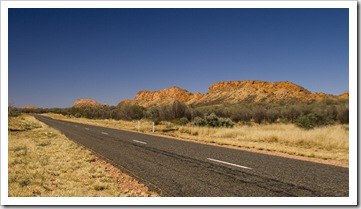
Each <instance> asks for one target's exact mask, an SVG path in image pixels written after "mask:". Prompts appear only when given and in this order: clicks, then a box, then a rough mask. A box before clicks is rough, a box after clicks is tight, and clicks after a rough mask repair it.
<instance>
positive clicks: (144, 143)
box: [133, 140, 147, 144]
mask: <svg viewBox="0 0 361 209" xmlns="http://www.w3.org/2000/svg"><path fill="white" fill-rule="evenodd" d="M133 142H138V143H141V144H147V143H146V142H142V141H138V140H133Z"/></svg>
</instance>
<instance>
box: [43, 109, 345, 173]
mask: <svg viewBox="0 0 361 209" xmlns="http://www.w3.org/2000/svg"><path fill="white" fill-rule="evenodd" d="M45 115H48V116H50V117H53V118H55V119H61V120H68V121H73V122H78V123H84V124H90V125H98V126H104V127H109V128H116V129H125V130H131V131H139V132H143V133H152V124H151V122H150V121H146V120H141V121H140V124H141V125H140V128H139V130H138V121H117V120H109V119H107V120H91V119H85V118H69V117H65V116H63V115H57V114H45ZM155 130H156V134H161V135H166V136H172V137H177V138H178V139H183V140H192V141H198V142H201V143H208V144H212V145H222V146H228V147H232V148H236V149H246V150H249V151H256V152H262V153H266V154H272V155H279V156H284V157H292V158H298V159H302V160H308V161H313V162H320V163H326V164H332V165H338V166H343V167H348V160H349V132H348V125H332V126H325V127H319V128H315V129H312V130H303V129H300V128H298V127H296V126H295V125H293V124H281V123H278V124H268V125H258V124H248V125H242V124H237V125H236V126H235V127H234V128H207V127H192V126H190V125H187V126H176V125H173V124H171V123H169V122H162V123H160V124H159V125H157V126H156V128H155Z"/></svg>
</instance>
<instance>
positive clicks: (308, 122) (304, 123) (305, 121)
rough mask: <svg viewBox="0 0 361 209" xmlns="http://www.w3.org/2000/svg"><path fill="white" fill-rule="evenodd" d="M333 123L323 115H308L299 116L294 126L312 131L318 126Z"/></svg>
mask: <svg viewBox="0 0 361 209" xmlns="http://www.w3.org/2000/svg"><path fill="white" fill-rule="evenodd" d="M332 123H333V121H332V120H330V119H329V118H326V117H325V116H323V115H320V114H315V113H310V114H307V115H302V116H299V117H298V118H296V119H295V121H294V124H295V125H296V126H298V127H300V128H303V129H312V128H315V127H318V126H324V125H330V124H332Z"/></svg>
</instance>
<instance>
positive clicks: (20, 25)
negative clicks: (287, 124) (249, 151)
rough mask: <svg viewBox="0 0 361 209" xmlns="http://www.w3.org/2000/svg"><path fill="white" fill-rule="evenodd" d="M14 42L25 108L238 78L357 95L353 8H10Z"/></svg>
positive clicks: (15, 94)
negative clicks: (353, 88) (352, 90)
mask: <svg viewBox="0 0 361 209" xmlns="http://www.w3.org/2000/svg"><path fill="white" fill-rule="evenodd" d="M8 34H9V69H8V70H9V78H8V81H9V100H10V101H13V102H14V105H15V106H17V107H22V106H24V105H33V106H38V107H70V106H72V105H73V103H74V101H75V100H76V99H78V98H90V99H93V100H95V101H98V102H101V103H108V104H109V105H116V104H118V102H120V101H122V100H124V99H133V98H134V96H135V94H136V93H137V92H138V91H140V90H143V89H145V90H152V91H153V90H160V89H164V88H168V87H171V86H179V87H181V88H184V89H187V90H188V91H191V92H193V93H194V92H197V91H198V92H201V93H206V92H207V89H208V87H209V86H210V85H211V84H213V83H215V82H218V81H231V80H264V81H285V80H287V81H290V82H293V83H295V84H298V85H301V86H303V87H305V88H306V89H308V90H310V91H311V92H325V93H329V94H334V95H338V94H341V93H343V92H345V91H348V90H349V87H348V83H349V81H348V76H349V64H348V59H349V52H348V51H349V47H348V41H349V33H348V9H9V33H8Z"/></svg>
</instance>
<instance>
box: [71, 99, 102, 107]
mask: <svg viewBox="0 0 361 209" xmlns="http://www.w3.org/2000/svg"><path fill="white" fill-rule="evenodd" d="M101 106H107V104H101V103H99V102H96V101H94V100H91V99H77V100H76V101H75V102H74V104H73V107H101Z"/></svg>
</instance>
